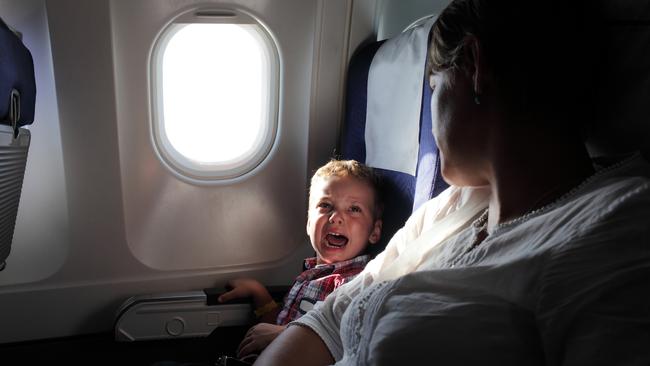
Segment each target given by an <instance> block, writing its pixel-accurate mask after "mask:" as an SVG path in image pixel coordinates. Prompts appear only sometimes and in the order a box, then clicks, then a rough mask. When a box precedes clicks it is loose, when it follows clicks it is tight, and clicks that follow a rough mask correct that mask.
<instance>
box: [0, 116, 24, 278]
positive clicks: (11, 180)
mask: <svg viewBox="0 0 650 366" xmlns="http://www.w3.org/2000/svg"><path fill="white" fill-rule="evenodd" d="M30 139H31V135H30V133H29V130H27V129H24V128H21V129H19V134H18V137H17V138H15V139H14V137H13V130H12V129H11V127H9V126H5V125H0V270H2V269H4V267H5V261H6V260H7V257H9V252H11V242H12V240H13V235H14V227H15V225H16V215H17V214H18V203H19V202H20V193H21V191H22V187H23V178H24V177H25V166H26V164H27V151H28V150H29V143H30Z"/></svg>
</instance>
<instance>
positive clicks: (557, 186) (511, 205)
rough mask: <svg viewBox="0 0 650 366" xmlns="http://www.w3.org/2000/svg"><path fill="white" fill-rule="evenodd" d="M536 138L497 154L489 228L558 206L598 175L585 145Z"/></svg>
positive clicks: (559, 139) (501, 150)
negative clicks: (547, 206)
mask: <svg viewBox="0 0 650 366" xmlns="http://www.w3.org/2000/svg"><path fill="white" fill-rule="evenodd" d="M533 136H535V138H533V139H528V141H521V140H519V141H518V142H517V143H516V144H511V145H510V146H502V147H501V148H499V149H498V150H495V151H496V153H495V159H494V160H493V161H494V164H493V166H492V174H491V179H490V186H491V189H492V194H491V199H490V210H489V217H488V227H489V228H492V227H494V226H496V225H497V224H499V223H503V222H507V221H510V220H513V219H516V218H518V217H521V216H523V215H525V214H527V213H529V212H531V211H534V210H536V209H539V208H541V207H543V206H545V205H548V204H549V203H552V202H554V201H555V200H557V199H558V198H560V197H561V196H562V195H564V194H565V193H567V192H569V191H570V190H571V189H573V188H574V187H576V186H577V185H579V184H580V183H581V182H582V181H584V180H585V179H586V178H587V177H589V176H591V175H592V174H593V173H594V168H593V166H592V164H591V159H590V158H589V155H588V153H587V150H586V148H584V146H583V145H582V144H578V143H576V142H575V141H569V140H570V139H569V138H564V139H562V138H557V136H552V134H551V136H540V135H533ZM562 140H564V141H562Z"/></svg>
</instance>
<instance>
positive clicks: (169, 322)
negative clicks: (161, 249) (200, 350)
mask: <svg viewBox="0 0 650 366" xmlns="http://www.w3.org/2000/svg"><path fill="white" fill-rule="evenodd" d="M251 315H252V309H251V306H250V305H249V304H223V305H221V304H220V305H206V295H205V293H204V292H203V291H192V292H181V293H168V294H160V295H143V296H136V297H132V298H130V299H128V300H127V301H126V302H125V303H124V304H123V305H122V307H121V308H120V310H119V312H118V315H117V320H116V323H115V340H117V341H127V342H128V341H142V340H154V339H169V338H196V337H207V336H208V335H210V333H212V331H213V330H214V329H215V328H217V327H227V326H237V325H245V324H248V323H249V322H250V321H251Z"/></svg>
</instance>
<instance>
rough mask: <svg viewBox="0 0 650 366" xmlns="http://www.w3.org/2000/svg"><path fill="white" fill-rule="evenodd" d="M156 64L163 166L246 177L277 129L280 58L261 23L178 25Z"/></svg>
mask: <svg viewBox="0 0 650 366" xmlns="http://www.w3.org/2000/svg"><path fill="white" fill-rule="evenodd" d="M154 53H155V54H154V57H153V59H152V60H153V62H152V71H153V78H152V79H153V84H152V87H153V94H154V101H153V102H154V111H153V112H154V113H153V116H154V121H153V124H152V127H153V129H152V131H153V134H154V140H155V142H156V148H157V152H158V154H159V156H160V157H161V158H162V160H163V162H164V163H165V164H166V165H167V166H169V167H170V168H172V171H173V172H175V173H176V174H180V175H181V177H183V178H189V179H190V180H198V181H203V182H205V181H208V182H209V181H219V180H223V179H229V178H235V177H239V176H242V175H244V174H246V173H248V172H249V171H251V170H252V169H254V168H255V167H256V166H258V165H259V164H260V163H261V162H262V161H263V160H264V158H265V157H266V156H267V155H268V153H269V151H270V149H271V145H272V144H273V141H274V139H275V134H276V131H277V112H276V111H277V97H278V96H277V88H278V85H277V84H278V82H277V81H278V73H279V71H278V57H277V51H276V49H275V46H274V44H273V41H272V40H271V38H270V37H269V36H268V34H267V33H266V32H265V31H264V29H263V28H262V27H260V26H259V25H257V24H228V23H193V24H192V23H189V24H188V23H179V24H172V25H171V26H170V27H168V28H167V29H166V31H165V32H164V33H163V35H162V36H161V37H160V39H159V41H158V43H157V45H156V47H155V49H154Z"/></svg>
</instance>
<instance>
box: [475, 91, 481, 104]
mask: <svg viewBox="0 0 650 366" xmlns="http://www.w3.org/2000/svg"><path fill="white" fill-rule="evenodd" d="M474 104H476V105H479V104H481V99H479V95H478V94H476V93H475V94H474Z"/></svg>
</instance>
